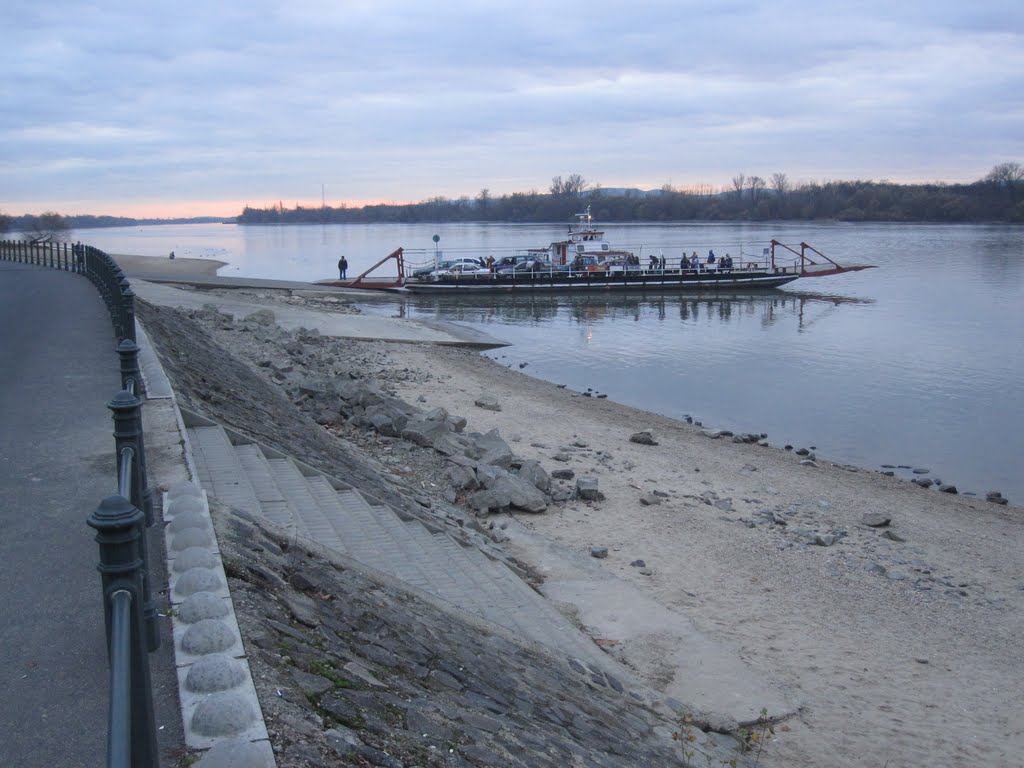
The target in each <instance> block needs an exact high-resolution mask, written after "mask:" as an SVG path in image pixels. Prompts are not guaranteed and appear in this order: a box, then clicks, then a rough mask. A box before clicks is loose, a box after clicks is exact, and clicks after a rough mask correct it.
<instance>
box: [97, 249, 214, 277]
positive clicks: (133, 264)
mask: <svg viewBox="0 0 1024 768" xmlns="http://www.w3.org/2000/svg"><path fill="white" fill-rule="evenodd" d="M110 255H111V257H112V258H113V259H114V261H115V262H117V265H118V266H119V267H121V269H123V270H124V273H125V274H126V275H128V277H140V276H146V275H149V276H152V277H163V278H173V277H181V278H185V277H200V276H207V275H216V274H217V270H218V269H220V268H221V267H224V266H227V262H224V261H217V260H216V259H189V258H182V257H180V256H178V257H175V258H173V259H171V258H167V257H165V256H132V255H129V254H123V253H112V254H110Z"/></svg>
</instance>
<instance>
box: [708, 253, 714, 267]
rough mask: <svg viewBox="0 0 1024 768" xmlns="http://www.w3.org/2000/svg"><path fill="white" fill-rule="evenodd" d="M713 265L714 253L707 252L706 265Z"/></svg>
mask: <svg viewBox="0 0 1024 768" xmlns="http://www.w3.org/2000/svg"><path fill="white" fill-rule="evenodd" d="M714 263H715V252H714V251H708V264H714Z"/></svg>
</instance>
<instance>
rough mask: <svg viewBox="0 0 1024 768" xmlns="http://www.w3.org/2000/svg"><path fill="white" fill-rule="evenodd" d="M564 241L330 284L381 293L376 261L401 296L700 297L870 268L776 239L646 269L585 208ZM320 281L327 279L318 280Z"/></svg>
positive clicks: (654, 261)
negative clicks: (505, 257) (505, 255)
mask: <svg viewBox="0 0 1024 768" xmlns="http://www.w3.org/2000/svg"><path fill="white" fill-rule="evenodd" d="M576 219H577V221H576V223H575V225H571V226H570V227H569V232H568V235H567V236H566V237H565V238H564V239H561V240H556V241H555V242H552V243H551V244H550V245H549V246H547V247H542V248H530V249H528V251H526V252H525V253H524V254H520V255H517V256H516V257H515V258H510V259H509V261H510V262H511V266H505V265H499V266H497V267H496V266H495V264H494V262H493V260H491V261H490V263H488V262H487V261H484V260H477V261H478V263H479V267H477V266H476V265H475V264H473V263H468V264H467V263H465V262H467V261H468V262H472V261H473V260H467V259H463V260H462V262H463V263H461V264H459V265H458V266H457V268H455V267H453V268H450V269H447V268H437V269H427V268H424V267H423V266H422V265H417V266H420V268H419V269H412V268H408V267H407V266H406V265H405V263H404V259H403V249H401V248H399V249H398V250H396V251H395V252H394V253H392V254H390V255H389V256H388V257H387V258H386V259H383V260H382V261H380V262H378V263H377V264H375V265H374V267H371V269H370V270H367V272H365V273H364V274H363V275H360V277H358V278H356V279H355V280H353V281H348V282H344V283H343V282H342V281H338V282H335V281H330V283H329V284H334V285H346V286H348V287H366V288H372V287H378V288H379V287H384V286H382V285H381V284H380V283H379V282H376V281H373V282H371V281H370V280H367V279H366V278H367V276H368V274H369V273H370V272H372V271H373V270H374V269H376V268H377V267H379V266H381V265H382V264H383V263H384V262H386V261H388V260H390V259H395V260H396V261H397V263H398V279H397V281H395V282H394V283H393V284H391V285H389V286H387V287H389V288H392V289H399V290H403V291H407V292H409V293H430V294H435V295H438V294H451V295H454V294H462V293H547V292H562V293H586V292H591V291H594V292H597V291H650V292H703V291H719V292H722V291H727V292H735V291H738V290H739V291H747V290H757V289H774V288H779V287H781V286H783V285H786V284H787V283H791V282H793V281H794V280H798V279H799V278H801V277H822V276H825V275H838V274H842V273H844V272H855V271H858V270H862V269H870V268H871V266H870V265H850V266H844V265H841V264H839V263H838V262H836V261H834V260H833V259H831V258H829V257H828V256H825V255H824V254H823V253H821V252H820V251H818V250H817V249H815V248H813V247H812V246H810V245H808V244H807V243H803V242H801V243H800V244H799V246H790V245H786V244H784V243H782V242H780V241H778V240H771V241H770V243H769V244H768V245H767V246H766V247H764V248H762V249H761V252H760V254H757V255H755V256H751V255H746V254H742V253H741V254H740V255H739V256H738V257H737V258H736V259H735V260H734V259H733V258H732V257H731V256H728V255H727V256H725V257H723V258H717V257H715V255H714V252H713V251H709V252H708V254H707V256H706V257H704V256H699V257H698V255H697V254H696V253H692V254H691V255H689V256H687V255H686V254H685V253H683V254H682V255H681V256H678V257H675V258H673V259H671V260H667V259H665V258H664V257H663V256H659V257H654V256H649V257H648V261H647V263H641V259H640V258H639V257H637V256H636V255H635V254H634V253H633V252H631V251H626V250H619V249H613V248H612V247H611V245H610V244H609V243H608V241H607V240H606V239H605V236H604V232H603V231H602V230H600V229H599V228H598V227H597V226H595V224H594V221H593V217H592V215H591V213H590V208H589V206H588V208H587V210H586V211H584V212H583V213H578V214H576ZM324 282H325V283H326V282H327V281H324Z"/></svg>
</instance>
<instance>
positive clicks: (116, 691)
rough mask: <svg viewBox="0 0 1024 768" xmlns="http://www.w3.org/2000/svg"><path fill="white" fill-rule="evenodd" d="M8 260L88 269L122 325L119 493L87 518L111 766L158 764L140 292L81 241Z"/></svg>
mask: <svg viewBox="0 0 1024 768" xmlns="http://www.w3.org/2000/svg"><path fill="white" fill-rule="evenodd" d="M0 260H3V261H13V262H20V263H24V264H34V265H36V266H41V267H48V268H51V269H59V270H64V271H68V272H75V273H77V274H81V275H84V276H85V277H87V278H88V279H89V280H90V281H91V282H92V284H93V285H94V286H96V289H97V290H98V291H99V293H100V295H101V296H102V297H103V300H104V302H105V303H106V305H107V308H108V310H109V311H110V317H111V320H112V322H113V324H114V333H115V335H116V336H117V340H118V345H117V354H118V357H119V358H120V371H121V387H122V388H121V391H119V392H118V393H117V394H115V395H114V397H113V398H112V399H111V400H110V402H109V403H107V407H108V408H109V409H110V410H111V411H112V413H113V420H114V450H115V454H116V457H117V493H116V494H115V495H112V496H108V497H106V498H105V499H103V500H102V501H101V502H100V504H99V506H98V507H97V508H96V510H95V511H94V512H93V513H92V514H91V515H89V518H88V520H87V521H86V522H87V524H88V525H89V526H90V527H92V528H94V529H95V530H96V542H97V543H98V544H99V553H100V556H99V566H98V569H99V572H100V579H101V582H102V585H103V610H104V616H105V625H106V635H107V652H108V656H109V661H110V704H109V710H108V735H107V766H108V768H143V767H145V768H156V766H158V765H159V755H158V752H157V742H156V723H155V718H154V713H153V692H152V684H151V681H150V670H149V653H150V652H152V651H155V650H156V649H157V648H159V647H160V634H159V628H158V626H157V613H156V606H155V604H154V602H153V599H152V593H151V589H150V576H149V564H148V559H149V555H148V551H149V550H148V547H147V546H146V528H147V527H148V526H150V525H152V524H153V499H152V494H151V490H150V489H149V487H148V484H147V482H146V450H145V443H144V439H143V430H142V400H141V399H140V397H139V395H140V394H141V392H142V374H141V371H140V370H139V363H138V352H139V348H138V345H137V344H136V343H135V294H134V293H133V292H132V290H131V287H130V285H129V283H128V280H127V278H126V277H125V274H124V272H123V271H122V270H121V268H120V267H118V266H117V264H116V263H115V262H114V260H113V259H112V258H111V257H110V256H108V255H107V254H105V253H104V252H103V251H101V250H99V249H97V248H93V247H91V246H86V245H82V244H80V243H76V244H74V245H70V244H68V243H28V242H22V241H13V240H7V241H0Z"/></svg>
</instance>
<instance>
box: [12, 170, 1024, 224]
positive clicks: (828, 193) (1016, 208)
mask: <svg viewBox="0 0 1024 768" xmlns="http://www.w3.org/2000/svg"><path fill="white" fill-rule="evenodd" d="M588 206H589V209H590V213H591V215H592V216H593V217H594V219H595V220H596V221H598V222H626V221H649V222H669V221H822V220H827V221H887V222H934V223H977V224H981V223H1011V224H1022V223H1024V166H1022V165H1021V164H1020V163H1015V162H1009V163H1001V164H999V165H996V166H995V167H993V168H992V170H991V171H990V172H989V173H988V174H987V175H986V176H985V178H983V179H979V180H978V181H975V182H971V183H969V184H943V183H934V184H895V183H892V182H887V181H880V182H875V181H826V182H821V183H819V182H808V183H801V184H792V183H791V182H790V181H789V179H788V177H787V176H786V174H784V173H775V174H772V176H771V177H770V178H769V179H764V178H762V177H760V176H747V175H745V174H738V175H737V176H734V177H733V179H732V185H731V187H730V188H727V189H724V190H723V189H718V190H714V189H712V188H710V187H709V188H704V189H700V190H690V189H678V188H675V187H672V186H671V185H668V184H666V185H665V186H663V187H662V188H661V189H656V190H640V189H606V188H603V187H602V186H601V185H600V184H591V183H588V182H587V181H586V179H584V178H583V177H582V176H580V175H579V174H572V175H570V176H568V177H567V178H565V179H563V178H562V177H561V176H556V177H554V178H553V179H552V180H551V185H550V187H549V188H548V190H547V191H546V192H537V191H536V190H531V191H530V192H514V193H512V194H509V195H501V196H497V197H496V196H493V195H491V193H490V191H489V190H487V189H481V190H480V192H479V194H477V196H476V197H459V198H455V199H452V198H446V197H433V198H430V199H429V200H424V201H423V202H419V203H392V204H381V205H366V206H363V207H359V208H355V207H351V208H350V207H346V206H344V205H342V206H339V207H332V206H328V205H321V206H313V207H310V206H302V205H298V204H296V205H295V206H294V207H293V208H285V207H284V204H283V203H280V202H279V203H277V204H276V205H271V206H269V207H267V208H254V207H251V206H246V207H245V209H244V210H243V211H242V213H241V215H239V216H237V217H235V218H233V219H228V222H232V221H233V222H235V223H238V224H346V223H413V224H415V223H435V222H436V223H442V222H459V221H467V222H468V221H473V222H488V221H493V222H509V223H549V222H556V221H561V222H569V221H572V220H573V218H574V217H575V215H576V214H578V213H582V212H583V211H584V210H585V209H587V208H588ZM218 221H224V219H222V218H220V217H194V218H189V219H135V218H130V217H121V216H90V215H72V216H65V215H63V214H60V213H57V212H55V211H46V212H45V213H41V214H38V215H31V214H25V215H20V216H8V215H4V213H3V211H0V238H2V237H4V236H5V235H6V233H8V232H14V233H18V234H19V236H20V237H21V238H23V239H25V240H27V241H29V242H35V243H42V242H51V241H64V240H67V239H68V237H69V236H70V234H71V232H72V231H74V230H81V229H91V228H98V227H125V226H141V225H144V224H175V223H181V224H198V223H209V222H218Z"/></svg>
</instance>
